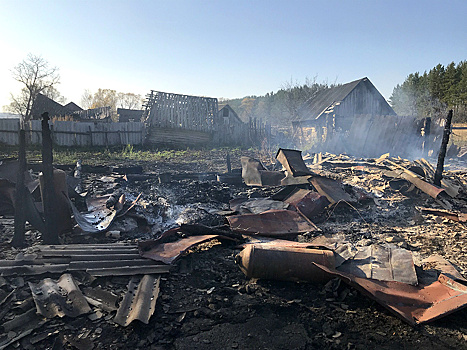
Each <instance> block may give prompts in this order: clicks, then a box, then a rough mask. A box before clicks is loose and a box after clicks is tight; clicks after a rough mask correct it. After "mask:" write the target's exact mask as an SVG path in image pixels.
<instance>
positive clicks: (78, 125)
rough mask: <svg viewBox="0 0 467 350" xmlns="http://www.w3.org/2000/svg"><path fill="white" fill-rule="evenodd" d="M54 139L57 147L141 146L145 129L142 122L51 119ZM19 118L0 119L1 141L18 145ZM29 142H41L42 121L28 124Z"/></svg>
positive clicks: (27, 134)
mask: <svg viewBox="0 0 467 350" xmlns="http://www.w3.org/2000/svg"><path fill="white" fill-rule="evenodd" d="M49 124H50V129H51V132H52V140H53V141H54V143H55V144H56V145H58V146H120V145H141V144H142V143H143V140H144V135H145V128H144V124H143V123H140V122H128V123H88V122H74V121H55V122H49ZM19 127H20V124H19V119H0V143H4V144H8V145H17V144H18V132H19ZM26 138H27V140H28V143H29V144H33V145H38V144H41V143H42V135H41V121H40V120H31V121H30V122H29V123H27V124H26Z"/></svg>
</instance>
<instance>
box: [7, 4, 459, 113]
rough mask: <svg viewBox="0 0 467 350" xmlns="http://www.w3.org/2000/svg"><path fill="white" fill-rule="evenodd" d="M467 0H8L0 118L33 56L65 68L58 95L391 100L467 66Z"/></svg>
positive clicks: (71, 97) (70, 98)
mask: <svg viewBox="0 0 467 350" xmlns="http://www.w3.org/2000/svg"><path fill="white" fill-rule="evenodd" d="M466 14H467V1H465V0H451V1H449V0H445V1H439V0H437V1H431V0H419V1H411V0H404V1H400V0H391V1H380V0H367V1H361V0H341V1H337V0H322V1H314V0H308V1H295V0H287V1H274V0H258V1H254V0H249V1H243V0H233V1H230V0H229V1H227V0H225V1H222V0H218V1H214V0H210V1H208V0H206V1H194V0H193V1H188V0H170V1H169V0H166V1H159V0H149V1H142V0H132V1H129V0H127V1H120V0H112V1H107V0H93V1H82V0H73V1H69V0H60V1H58V0H40V1H39V0H35V1H30V0H21V1H18V0H0V108H1V107H2V106H4V105H6V104H8V103H9V97H10V93H14V94H17V93H19V91H20V90H21V85H20V84H19V83H17V82H16V81H15V80H14V79H13V78H12V73H11V70H12V69H13V67H15V66H16V65H17V64H18V63H20V62H21V61H22V60H23V59H25V58H26V57H27V55H28V54H29V53H31V54H33V55H37V56H41V57H42V58H44V59H45V60H47V61H48V62H49V64H50V65H51V66H55V67H58V68H59V72H60V77H61V79H60V84H59V85H58V86H57V89H58V90H59V92H60V93H61V94H62V95H63V96H64V97H65V98H66V100H67V101H68V102H69V101H74V102H75V103H77V104H78V105H79V104H80V102H81V96H82V95H83V92H84V90H86V89H88V90H90V91H91V92H95V91H96V90H97V89H98V88H103V89H113V90H117V91H118V92H132V93H136V94H141V95H143V96H144V95H146V94H147V93H148V92H149V91H150V90H151V89H152V90H157V91H165V92H173V93H179V94H187V95H196V96H209V97H217V98H221V97H223V98H240V97H244V96H250V95H257V96H259V95H264V94H265V93H267V92H272V91H274V92H275V91H277V90H279V89H280V88H281V86H282V85H283V84H284V83H286V82H288V81H293V82H298V83H304V82H305V79H306V78H307V77H308V78H310V79H313V78H315V77H316V79H317V82H324V81H326V82H328V83H346V82H350V81H353V80H356V79H360V78H363V77H368V78H369V79H370V80H371V81H372V82H373V84H374V85H375V86H376V88H377V89H378V90H379V91H380V92H381V93H382V94H383V96H384V97H385V98H386V99H389V97H390V96H391V93H392V90H393V88H394V87H395V86H396V85H397V84H400V83H402V82H403V81H404V80H405V78H406V77H407V75H409V74H410V73H414V72H417V71H418V72H424V71H425V70H427V71H428V70H430V69H431V68H433V67H434V66H436V65H437V64H438V63H441V64H443V65H447V64H449V63H450V62H452V61H454V62H455V63H458V62H459V61H463V60H466V59H467V24H466V20H465V15H466Z"/></svg>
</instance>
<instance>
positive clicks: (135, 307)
mask: <svg viewBox="0 0 467 350" xmlns="http://www.w3.org/2000/svg"><path fill="white" fill-rule="evenodd" d="M138 281H139V278H137V277H133V278H132V279H131V280H130V283H129V284H128V291H127V293H126V294H125V296H124V298H123V300H122V303H121V304H120V307H119V308H118V310H117V314H116V315H115V318H114V322H115V323H117V324H119V325H121V326H124V327H126V326H128V325H129V324H130V323H131V322H133V321H134V320H139V321H141V322H143V323H145V324H148V322H149V319H150V318H151V316H152V314H153V313H154V310H155V308H156V301H157V297H158V296H159V283H160V277H159V276H156V275H144V276H143V278H142V279H141V281H139V283H138Z"/></svg>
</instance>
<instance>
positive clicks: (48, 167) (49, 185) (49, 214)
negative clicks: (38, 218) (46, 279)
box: [42, 112, 60, 244]
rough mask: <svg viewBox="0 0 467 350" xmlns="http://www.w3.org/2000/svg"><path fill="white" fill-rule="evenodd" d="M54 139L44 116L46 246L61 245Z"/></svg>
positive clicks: (45, 115) (43, 197)
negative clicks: (56, 203) (56, 195)
mask: <svg viewBox="0 0 467 350" xmlns="http://www.w3.org/2000/svg"><path fill="white" fill-rule="evenodd" d="M52 150H53V147H52V137H51V135H50V129H49V113H47V112H45V113H43V114H42V173H43V180H44V186H43V190H44V191H43V193H42V201H43V205H44V218H45V232H44V235H43V240H44V243H45V244H59V243H60V241H59V239H58V229H57V227H56V225H55V215H56V213H55V200H56V198H55V190H54V178H53V165H52V164H53V153H52Z"/></svg>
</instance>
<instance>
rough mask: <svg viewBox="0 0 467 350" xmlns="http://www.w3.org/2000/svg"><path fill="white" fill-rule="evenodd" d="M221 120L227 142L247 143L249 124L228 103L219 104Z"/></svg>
mask: <svg viewBox="0 0 467 350" xmlns="http://www.w3.org/2000/svg"><path fill="white" fill-rule="evenodd" d="M219 120H220V121H221V124H222V127H221V128H222V129H223V134H224V135H223V137H224V143H225V144H242V143H243V144H246V143H247V142H248V137H247V135H248V126H247V124H245V123H244V122H242V120H241V119H240V117H239V116H238V114H237V113H236V112H235V111H234V110H233V109H232V107H230V106H229V105H228V104H226V105H219Z"/></svg>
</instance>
